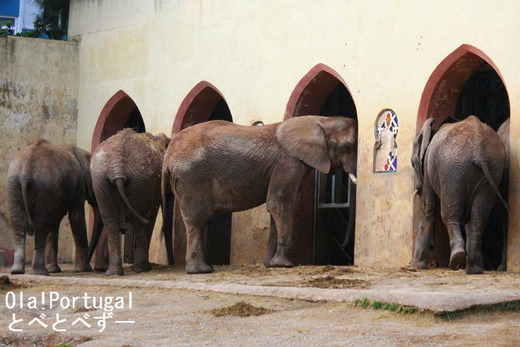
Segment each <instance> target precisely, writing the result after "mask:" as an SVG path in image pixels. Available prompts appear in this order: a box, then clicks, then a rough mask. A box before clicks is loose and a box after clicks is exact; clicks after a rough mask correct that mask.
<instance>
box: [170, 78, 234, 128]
mask: <svg viewBox="0 0 520 347" xmlns="http://www.w3.org/2000/svg"><path fill="white" fill-rule="evenodd" d="M221 99H224V101H225V100H226V99H225V98H224V96H223V95H222V93H221V92H220V91H219V90H218V89H217V88H216V87H215V86H214V85H213V84H211V83H209V82H207V81H201V82H199V83H197V85H196V86H195V87H193V88H192V89H191V90H190V92H189V93H188V94H187V95H186V97H185V98H184V100H182V103H181V106H180V107H179V110H178V111H177V114H176V116H175V120H174V122H173V127H172V135H173V134H176V133H178V132H179V131H181V130H182V129H184V128H187V127H189V126H190V125H193V124H197V123H202V122H206V121H207V120H209V118H210V116H211V113H212V112H213V110H214V109H215V106H216V105H217V103H218V102H219V101H220V100H221Z"/></svg>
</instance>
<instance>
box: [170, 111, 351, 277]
mask: <svg viewBox="0 0 520 347" xmlns="http://www.w3.org/2000/svg"><path fill="white" fill-rule="evenodd" d="M356 161H357V124H356V121H355V120H353V119H351V118H344V117H330V118H328V117H321V116H302V117H296V118H292V119H289V120H286V121H284V122H282V123H275V124H269V125H264V126H257V127H250V126H241V125H236V124H233V123H230V122H225V121H209V122H205V123H201V124H197V125H194V126H191V127H189V128H186V129H184V130H182V131H181V132H179V133H178V134H177V135H176V136H175V137H174V138H173V139H172V140H171V142H170V145H169V147H168V149H167V150H166V154H165V157H164V164H163V170H162V194H163V214H164V215H163V228H164V233H165V235H168V234H171V229H172V219H173V199H174V198H175V201H176V203H178V205H179V207H180V211H181V215H182V220H183V222H184V225H185V227H186V233H187V251H186V272H188V273H204V272H212V271H213V267H212V266H211V265H208V264H207V263H206V262H205V261H204V254H203V251H202V245H201V233H202V229H203V228H204V226H205V225H206V224H207V223H208V222H209V220H210V218H211V217H212V216H213V214H214V213H225V212H234V211H242V210H246V209H250V208H253V207H255V206H258V205H260V204H262V203H265V202H267V209H268V211H269V212H270V214H271V229H270V234H269V245H268V258H267V261H266V265H267V266H285V267H290V266H293V264H292V262H291V261H290V260H289V259H288V258H287V252H288V249H289V247H290V246H291V243H292V240H293V234H292V232H293V230H292V229H293V218H294V213H295V209H296V206H297V201H298V196H299V190H300V186H301V183H302V180H303V178H304V177H305V176H306V175H307V174H308V173H309V172H310V171H311V170H312V169H313V168H315V169H317V170H319V171H321V172H324V173H328V172H329V170H330V168H331V167H334V168H343V169H344V170H345V171H346V172H349V173H351V174H355V172H356Z"/></svg>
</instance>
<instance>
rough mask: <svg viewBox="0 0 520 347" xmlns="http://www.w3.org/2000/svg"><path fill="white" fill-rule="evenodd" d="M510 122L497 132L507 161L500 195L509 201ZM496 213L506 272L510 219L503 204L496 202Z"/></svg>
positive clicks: (499, 269)
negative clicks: (498, 219) (500, 227)
mask: <svg viewBox="0 0 520 347" xmlns="http://www.w3.org/2000/svg"><path fill="white" fill-rule="evenodd" d="M509 120H510V118H508V119H507V120H506V121H505V122H504V123H502V125H501V126H500V128H498V130H497V134H498V137H499V138H500V141H502V143H503V144H504V147H505V149H506V160H505V165H504V174H503V175H502V181H501V182H500V186H499V190H500V194H502V196H503V197H504V199H505V200H508V197H509ZM495 211H496V212H497V215H498V216H499V218H500V220H501V222H502V237H503V243H502V262H501V264H500V265H499V266H498V269H497V270H498V271H506V269H507V228H508V218H509V213H508V210H507V209H506V208H505V207H504V205H503V204H499V203H497V202H495Z"/></svg>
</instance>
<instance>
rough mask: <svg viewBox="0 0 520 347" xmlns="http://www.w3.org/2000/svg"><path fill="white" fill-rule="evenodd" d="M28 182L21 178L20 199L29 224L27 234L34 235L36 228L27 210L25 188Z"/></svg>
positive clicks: (27, 203)
mask: <svg viewBox="0 0 520 347" xmlns="http://www.w3.org/2000/svg"><path fill="white" fill-rule="evenodd" d="M29 184H30V182H27V181H26V180H22V182H21V186H22V200H23V207H24V210H25V215H26V216H27V224H28V225H29V235H30V236H32V235H34V232H35V231H36V228H35V227H34V223H33V221H32V218H31V213H30V210H29V202H28V201H27V188H28V187H29Z"/></svg>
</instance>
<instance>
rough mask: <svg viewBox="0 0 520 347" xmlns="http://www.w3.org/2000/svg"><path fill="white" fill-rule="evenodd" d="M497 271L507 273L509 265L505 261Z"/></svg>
mask: <svg viewBox="0 0 520 347" xmlns="http://www.w3.org/2000/svg"><path fill="white" fill-rule="evenodd" d="M497 271H507V263H506V262H505V261H503V262H502V264H500V265H499V266H498V267H497Z"/></svg>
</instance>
